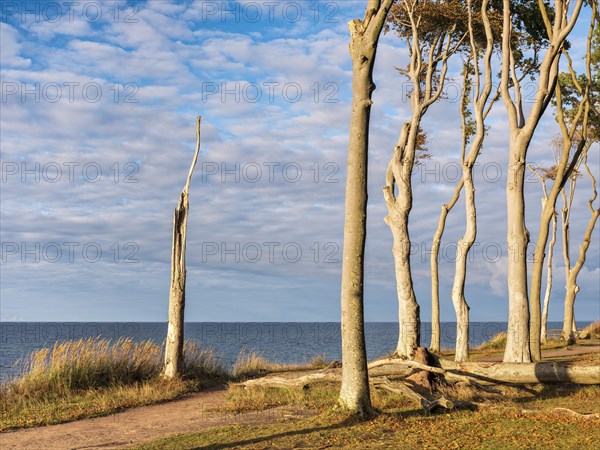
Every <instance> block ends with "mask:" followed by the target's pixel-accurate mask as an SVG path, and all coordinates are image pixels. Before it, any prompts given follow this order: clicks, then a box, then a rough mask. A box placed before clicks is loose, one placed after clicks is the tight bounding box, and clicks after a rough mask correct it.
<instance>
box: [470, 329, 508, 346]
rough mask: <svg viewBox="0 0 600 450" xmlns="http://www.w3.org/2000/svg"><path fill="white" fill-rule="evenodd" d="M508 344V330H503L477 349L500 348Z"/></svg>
mask: <svg viewBox="0 0 600 450" xmlns="http://www.w3.org/2000/svg"><path fill="white" fill-rule="evenodd" d="M505 346H506V332H505V331H502V332H500V333H498V334H496V335H494V336H493V337H492V338H491V339H490V340H489V341H487V342H484V343H483V344H481V345H480V346H479V347H477V350H500V349H503V348H504V347H505Z"/></svg>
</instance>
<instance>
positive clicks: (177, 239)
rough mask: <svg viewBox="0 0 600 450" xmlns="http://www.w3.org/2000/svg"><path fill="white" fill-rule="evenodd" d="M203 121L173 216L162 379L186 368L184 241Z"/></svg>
mask: <svg viewBox="0 0 600 450" xmlns="http://www.w3.org/2000/svg"><path fill="white" fill-rule="evenodd" d="M200 122H201V118H200V117H198V120H197V125H196V152H195V153H194V159H193V161H192V165H191V167H190V171H189V173H188V178H187V181H186V183H185V186H184V188H183V190H182V191H181V196H180V197H179V203H178V204H177V208H176V209H175V214H174V218H173V244H172V247H171V252H172V253H171V287H170V290H169V323H168V328H167V340H166V344H165V362H164V365H163V371H162V376H163V378H167V379H172V378H176V377H178V376H181V374H182V373H183V370H184V360H183V327H184V310H185V276H186V268H185V244H186V233H187V215H188V209H189V202H188V191H189V187H190V181H191V179H192V174H193V172H194V167H195V166H196V161H197V160H198V153H199V152H200Z"/></svg>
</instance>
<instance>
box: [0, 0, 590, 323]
mask: <svg viewBox="0 0 600 450" xmlns="http://www.w3.org/2000/svg"><path fill="white" fill-rule="evenodd" d="M1 6H2V11H1V13H2V20H1V22H0V32H1V55H0V56H1V69H0V76H1V83H2V99H1V103H0V107H1V109H0V126H1V131H0V144H1V147H2V155H1V163H2V180H1V184H0V188H1V209H0V216H1V229H0V238H1V242H2V254H1V258H2V270H1V281H2V282H1V285H0V295H1V303H0V317H1V320H2V321H166V320H167V307H168V292H169V277H170V254H171V239H172V238H171V236H172V220H173V209H174V208H175V206H176V205H177V201H178V199H179V194H180V192H181V189H182V187H183V185H184V183H185V178H186V176H187V172H188V170H189V166H190V163H191V159H192V156H193V153H194V147H195V122H196V117H197V116H198V115H201V116H202V138H201V151H200V157H199V161H198V165H197V167H196V171H195V173H194V176H193V179H192V183H191V189H190V215H189V218H188V241H187V302H186V320H188V321H258V322H267V321H338V320H339V314H340V312H339V311H340V306H339V305H340V279H341V259H342V244H343V222H344V190H345V179H346V162H347V145H348V125H349V118H350V111H351V95H352V93H351V81H352V73H351V60H350V55H349V52H348V43H349V33H348V29H347V25H346V24H347V22H348V21H349V20H352V19H354V18H359V17H362V16H363V15H364V6H365V2H364V1H346V0H344V1H318V2H317V1H288V0H280V1H279V0H274V1H237V2H232V1H229V2H227V1H194V2H191V1H188V2H171V1H162V0H161V1H158V0H156V1H149V2H123V1H121V2H116V1H110V2H99V1H87V0H79V1H78V2H66V1H65V2H62V1H57V2H23V1H3V2H2V3H1ZM588 18H589V11H587V10H586V11H584V12H583V13H582V17H581V20H580V21H579V23H578V24H577V25H576V28H575V30H574V32H573V34H572V36H571V38H570V40H571V43H572V56H573V59H574V64H575V68H576V69H579V70H581V69H582V67H583V60H582V54H583V53H582V52H583V50H584V48H585V35H586V33H587V29H588V26H589V22H588ZM407 58H408V53H407V50H406V48H405V46H404V45H403V42H402V41H401V40H400V39H399V38H398V37H397V36H396V35H394V33H388V34H386V35H383V36H382V38H381V41H380V45H379V50H378V55H377V62H376V66H375V71H374V78H375V83H376V85H377V89H376V91H375V93H374V96H373V100H374V105H373V109H372V116H371V135H370V149H369V181H368V183H369V185H368V188H369V207H368V235H367V244H366V267H365V318H366V320H368V321H396V320H397V317H398V313H397V311H398V307H397V298H396V290H395V279H394V268H393V259H392V253H391V247H392V236H391V233H390V230H389V228H388V226H387V225H386V224H385V223H384V221H383V218H384V217H385V215H386V207H385V204H384V202H383V195H382V190H381V188H382V186H383V185H384V179H385V170H386V168H387V165H388V162H389V160H390V158H391V156H392V154H393V149H394V145H395V142H396V140H397V137H398V133H399V131H400V128H401V126H402V123H403V122H404V121H406V120H408V118H409V117H410V105H409V103H408V100H407V97H406V94H407V92H408V91H409V85H408V84H407V83H406V81H405V80H404V79H403V77H402V75H401V74H400V73H399V72H398V71H397V70H396V68H397V67H403V66H405V65H406V64H407V62H408V59H407ZM497 62H498V61H497V58H496V59H495V60H494V64H495V65H497ZM460 65H461V59H460V57H456V58H454V60H453V62H452V63H451V65H450V70H449V77H450V80H449V81H448V83H447V86H446V89H445V95H444V99H442V100H440V101H439V102H438V103H436V104H434V105H433V106H432V107H431V108H430V110H429V111H428V113H427V115H426V117H425V118H424V120H423V129H424V130H425V131H426V132H427V134H428V139H429V142H428V149H429V152H430V153H431V154H432V158H431V159H430V160H427V161H425V162H424V164H423V165H421V166H418V167H417V168H416V169H415V173H414V176H413V187H414V206H413V210H412V213H411V217H410V233H411V238H412V240H413V255H412V260H411V262H412V267H413V279H414V284H415V291H416V294H417V298H418V301H419V303H420V305H421V318H422V320H423V321H429V320H430V317H431V281H430V269H429V252H430V250H431V240H432V236H433V233H434V231H435V227H436V226H437V222H438V217H439V213H440V208H441V205H442V204H444V203H446V202H447V201H449V199H450V198H451V195H452V191H453V189H454V186H455V184H456V182H457V181H458V179H459V176H460V175H459V149H460V127H459V124H460V121H459V116H458V103H457V102H458V99H459V97H460V89H461V88H460V85H461V81H460ZM535 89H536V83H535V80H534V81H528V82H527V84H526V85H525V88H524V92H525V97H526V101H525V103H526V105H525V107H526V110H527V108H528V104H530V102H529V99H531V98H532V96H533V95H534V93H535ZM489 125H490V129H489V132H488V135H487V137H486V140H485V143H484V148H483V152H482V154H481V156H480V157H479V160H478V164H477V165H476V166H475V169H474V176H475V186H476V189H477V192H476V201H477V213H478V216H477V217H478V236H477V240H476V243H475V246H474V248H473V249H472V251H471V253H470V256H469V258H470V259H469V265H468V275H467V287H466V298H467V301H468V303H469V305H470V307H471V319H472V320H474V321H506V320H507V313H508V305H507V251H506V203H505V183H506V167H507V156H508V155H507V153H508V152H507V146H508V125H507V120H506V108H505V107H504V105H503V104H502V102H498V103H497V104H496V105H495V106H494V109H493V110H492V112H491V113H490V122H489ZM558 132H559V129H558V127H557V124H556V122H555V120H554V118H553V117H552V113H551V111H548V112H547V114H546V116H545V117H544V118H543V119H542V121H541V122H540V124H539V126H538V130H537V132H536V135H535V138H534V140H533V142H532V145H531V148H530V150H529V154H528V163H530V164H532V165H544V164H546V165H547V164H551V162H552V152H551V145H550V141H551V140H552V139H553V138H554V137H555V135H556V134H557V133H558ZM598 150H599V146H598V144H597V143H596V144H595V145H594V147H592V149H591V150H590V156H589V164H590V168H591V169H592V170H593V171H594V172H595V173H596V174H598V173H599V170H598V168H599V161H598V159H599V158H598V154H599V153H600V152H599V151H598ZM525 194H526V202H527V217H526V218H527V226H528V228H529V230H530V232H531V236H532V241H535V236H536V235H537V229H538V224H539V213H540V205H541V202H540V198H541V187H540V185H539V183H538V182H537V179H536V178H535V176H533V175H532V174H528V176H527V180H526V192H525ZM590 195H591V189H590V182H589V179H588V178H586V177H584V178H582V179H580V181H579V184H578V187H577V190H576V195H575V206H574V210H573V213H572V219H571V240H572V243H571V252H572V254H573V255H574V258H575V257H576V254H577V251H578V246H579V243H580V242H581V239H582V236H583V230H584V228H585V226H586V225H587V222H588V220H589V217H590V215H589V210H588V209H587V201H588V199H589V197H590ZM559 204H560V202H559ZM598 228H599V227H596V230H595V232H594V235H593V239H592V244H591V246H590V249H589V251H588V256H587V261H586V264H585V266H584V268H583V270H582V272H581V274H580V276H579V280H578V283H579V286H580V288H581V291H580V292H579V294H578V296H577V301H576V306H575V310H576V317H577V318H578V319H580V320H584V321H591V320H595V319H597V318H598V317H599V316H600V303H599V300H598V298H599V296H598V292H599V290H600V289H599V285H600V245H599V242H600V233H599V231H598ZM462 232H464V202H463V201H462V197H461V200H460V201H459V202H458V203H457V205H456V207H455V208H454V210H453V211H452V212H451V213H450V215H449V217H448V222H447V228H446V233H445V235H444V239H443V243H442V249H441V256H440V258H441V259H440V303H441V319H442V321H453V320H454V318H455V315H454V311H453V308H452V304H451V301H450V289H451V284H452V277H453V273H454V259H455V257H454V253H455V251H456V241H457V240H458V238H459V237H460V236H461V234H462ZM533 245H534V244H531V249H533ZM564 283H565V269H564V263H563V258H562V242H561V240H560V238H559V239H558V241H557V244H556V248H555V259H554V286H553V290H552V297H551V303H550V315H549V318H550V320H561V318H562V299H563V298H564Z"/></svg>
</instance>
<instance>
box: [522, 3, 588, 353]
mask: <svg viewBox="0 0 600 450" xmlns="http://www.w3.org/2000/svg"><path fill="white" fill-rule="evenodd" d="M596 8H597V7H596V5H595V4H594V5H593V6H592V9H593V12H594V13H593V14H592V19H591V24H590V31H589V34H588V39H587V52H586V72H587V73H586V76H584V77H577V75H576V74H575V71H574V70H573V65H572V62H571V58H570V57H569V54H568V52H567V49H566V46H563V48H562V49H561V50H562V53H563V55H564V56H565V57H566V59H567V62H568V67H569V72H568V73H565V74H560V75H559V76H558V77H557V80H556V88H555V91H556V96H555V100H554V104H555V106H556V121H557V122H558V124H559V127H560V130H561V135H562V143H561V152H560V153H559V158H558V163H557V164H556V166H555V167H554V170H553V177H552V180H553V184H552V187H551V189H550V192H549V194H548V198H547V199H546V201H544V203H543V206H542V212H541V215H540V227H539V231H538V238H537V241H536V247H535V251H534V255H533V256H534V257H533V266H532V274H531V290H530V305H531V325H530V338H529V341H530V345H531V356H532V358H533V360H534V361H540V360H541V357H542V355H541V345H540V341H541V339H540V338H541V320H542V318H541V316H540V306H541V305H540V296H541V281H542V271H543V265H544V257H545V249H546V244H547V242H548V233H549V231H548V228H549V225H550V221H551V220H553V218H554V217H555V214H556V211H555V207H556V200H557V198H558V196H559V194H560V192H561V191H562V190H563V189H564V186H565V184H566V183H567V180H568V179H569V178H571V175H572V173H573V170H574V168H575V166H576V165H578V164H579V162H578V161H580V158H581V155H582V153H583V152H586V151H587V147H588V146H589V137H590V136H588V135H589V130H590V126H588V122H589V118H590V110H591V101H592V97H591V95H592V92H591V91H592V89H593V87H592V76H591V65H592V50H591V48H592V47H591V44H592V40H593V36H594V28H595V27H594V24H595V12H596ZM564 20H565V19H564ZM565 94H566V95H565ZM592 119H593V115H592ZM591 128H592V132H593V126H592V127H591ZM573 147H575V152H574V154H572V153H573V152H572V149H573ZM567 251H568V250H567Z"/></svg>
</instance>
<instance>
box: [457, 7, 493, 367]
mask: <svg viewBox="0 0 600 450" xmlns="http://www.w3.org/2000/svg"><path fill="white" fill-rule="evenodd" d="M488 3H489V2H488V0H483V2H482V4H481V17H482V21H483V24H484V27H485V35H486V46H485V53H484V55H483V66H484V69H483V80H482V79H481V69H480V63H479V58H480V53H481V50H480V48H479V46H478V45H477V43H476V40H475V33H474V26H473V10H472V7H473V2H472V1H471V0H468V1H467V7H468V24H469V42H470V46H471V52H472V54H471V57H470V60H471V64H472V66H473V67H472V70H473V77H474V86H473V87H474V98H473V114H474V116H475V121H474V122H475V123H474V124H472V123H471V124H469V123H467V119H466V117H465V115H466V112H465V109H466V108H463V109H461V113H462V114H461V116H462V128H463V142H465V143H466V140H467V139H468V136H469V135H471V134H473V138H472V141H471V144H470V147H469V152H468V154H467V155H466V156H465V153H464V149H465V145H463V152H462V155H461V166H462V184H463V185H464V190H465V214H466V229H465V233H464V235H463V236H462V237H461V238H460V239H459V241H458V245H457V247H456V258H455V260H456V267H455V272H454V282H453V285H452V303H453V305H454V310H455V312H456V352H455V360H456V361H465V360H466V359H467V358H468V356H469V306H468V304H467V301H466V299H465V282H466V277H467V254H468V253H469V250H470V249H471V247H472V246H473V243H474V242H475V238H476V236H477V219H476V209H475V186H474V182H473V166H474V165H475V162H476V160H477V157H478V156H479V153H480V151H481V147H482V146H483V140H484V138H485V131H486V130H485V123H484V122H485V118H486V117H487V115H488V113H489V112H490V110H491V107H492V105H493V103H494V102H495V100H496V98H497V97H490V95H491V93H492V63H491V59H492V53H493V50H494V36H493V34H492V27H491V25H490V20H489V16H488ZM470 71H471V67H469V63H468V62H467V66H466V67H465V70H464V73H465V87H469V86H470V83H469V82H468V77H469V72H470ZM469 90H470V89H469ZM473 127H474V129H473Z"/></svg>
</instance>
